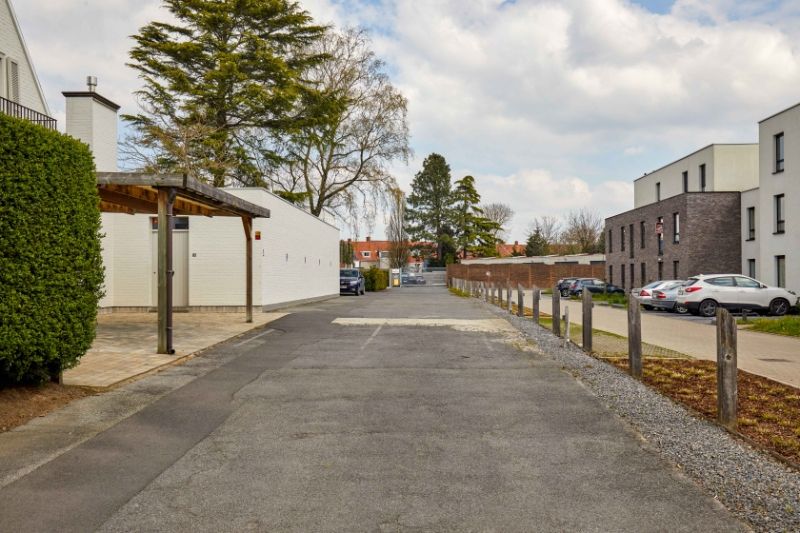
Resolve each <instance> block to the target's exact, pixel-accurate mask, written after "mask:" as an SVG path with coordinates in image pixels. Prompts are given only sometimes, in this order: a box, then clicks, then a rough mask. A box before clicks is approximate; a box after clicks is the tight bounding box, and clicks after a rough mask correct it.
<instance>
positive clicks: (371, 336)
mask: <svg viewBox="0 0 800 533" xmlns="http://www.w3.org/2000/svg"><path fill="white" fill-rule="evenodd" d="M382 328H383V324H381V325H380V326H378V327H377V328H375V331H373V332H372V335H370V336H369V338H368V339H367V340H366V341H364V344H362V345H361V351H362V352H363V351H364V349H365V348H366V347H367V346H369V343H370V342H372V339H374V338H375V337H376V336H377V335H378V333H380V331H381V329H382Z"/></svg>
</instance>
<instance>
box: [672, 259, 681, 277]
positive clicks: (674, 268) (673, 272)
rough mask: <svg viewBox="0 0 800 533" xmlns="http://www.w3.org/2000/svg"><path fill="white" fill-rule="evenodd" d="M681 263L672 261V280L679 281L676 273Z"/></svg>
mask: <svg viewBox="0 0 800 533" xmlns="http://www.w3.org/2000/svg"><path fill="white" fill-rule="evenodd" d="M680 266H681V263H680V261H673V262H672V279H681V278H680V276H678V272H679V271H680Z"/></svg>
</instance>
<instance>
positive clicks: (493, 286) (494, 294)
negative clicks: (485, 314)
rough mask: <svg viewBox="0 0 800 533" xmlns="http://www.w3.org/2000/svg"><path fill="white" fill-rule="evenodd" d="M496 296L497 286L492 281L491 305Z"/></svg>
mask: <svg viewBox="0 0 800 533" xmlns="http://www.w3.org/2000/svg"><path fill="white" fill-rule="evenodd" d="M496 297H497V286H496V285H495V284H494V283H492V301H491V304H492V305H494V303H495V302H496V301H497V298H496Z"/></svg>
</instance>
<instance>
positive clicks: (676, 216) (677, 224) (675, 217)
mask: <svg viewBox="0 0 800 533" xmlns="http://www.w3.org/2000/svg"><path fill="white" fill-rule="evenodd" d="M672 242H673V243H675V244H678V243H680V242H681V214H680V213H672Z"/></svg>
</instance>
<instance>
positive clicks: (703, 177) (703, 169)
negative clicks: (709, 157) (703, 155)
mask: <svg viewBox="0 0 800 533" xmlns="http://www.w3.org/2000/svg"><path fill="white" fill-rule="evenodd" d="M700 192H706V164H705V163H703V164H702V165H700Z"/></svg>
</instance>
